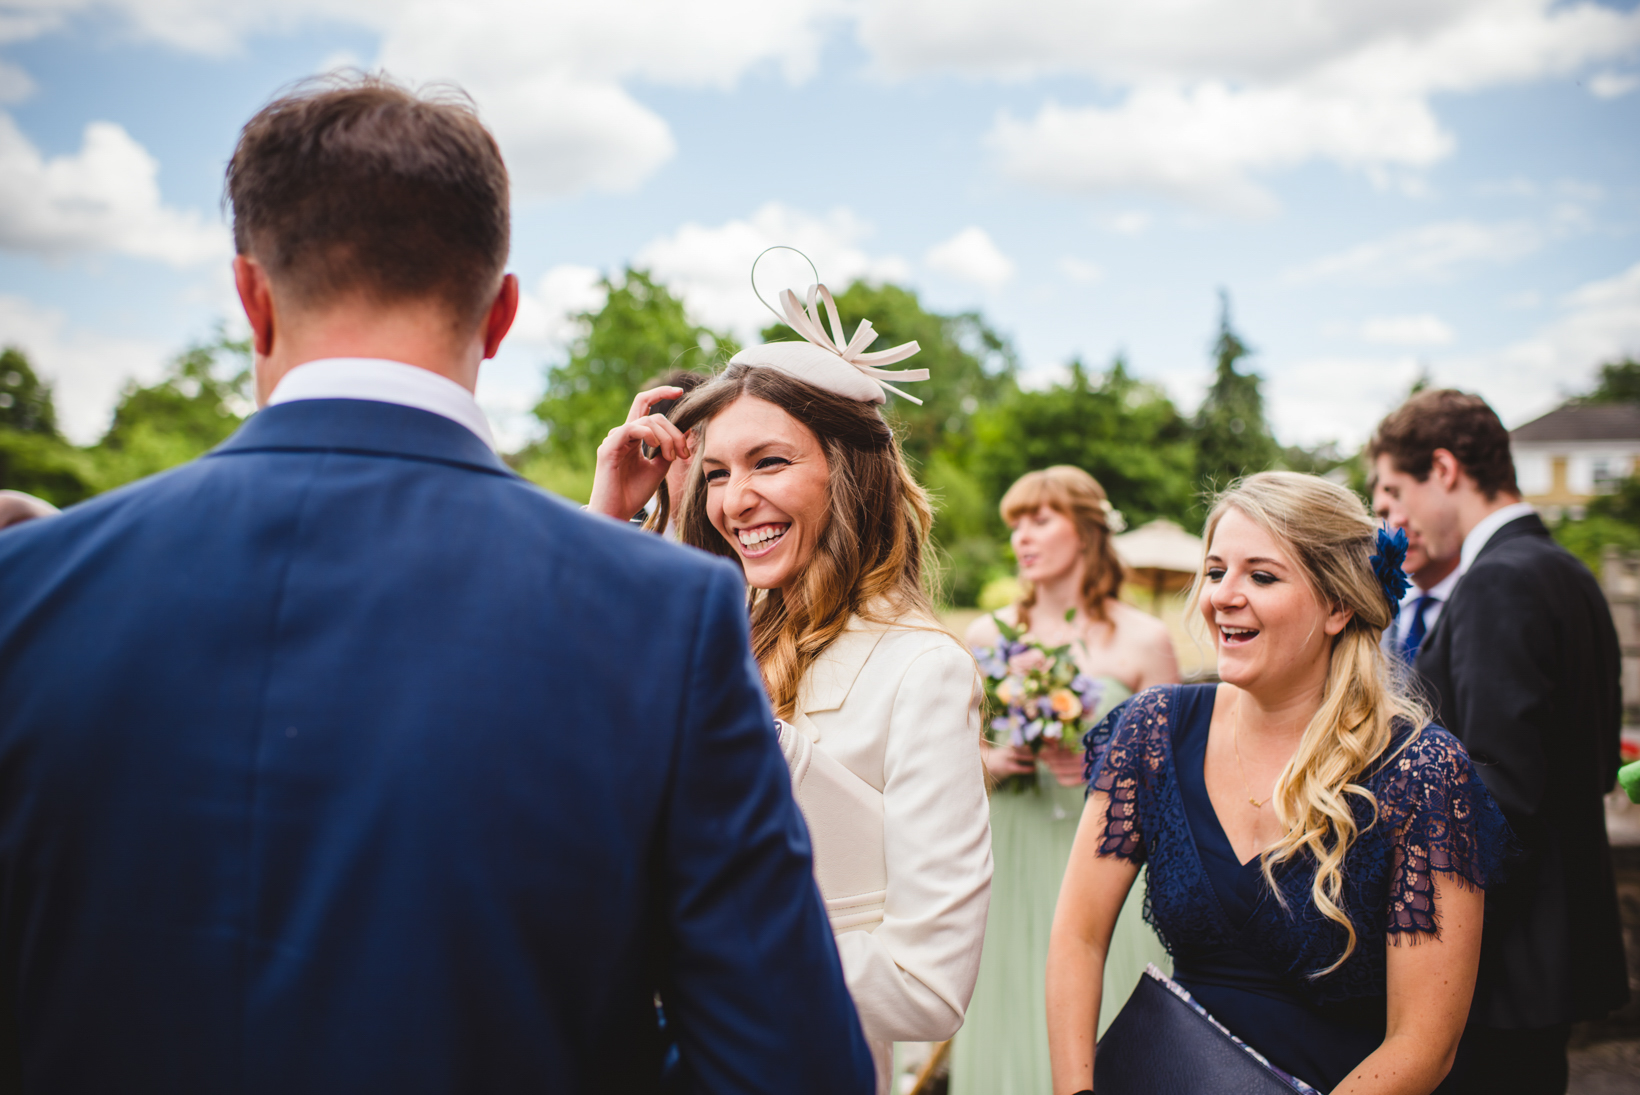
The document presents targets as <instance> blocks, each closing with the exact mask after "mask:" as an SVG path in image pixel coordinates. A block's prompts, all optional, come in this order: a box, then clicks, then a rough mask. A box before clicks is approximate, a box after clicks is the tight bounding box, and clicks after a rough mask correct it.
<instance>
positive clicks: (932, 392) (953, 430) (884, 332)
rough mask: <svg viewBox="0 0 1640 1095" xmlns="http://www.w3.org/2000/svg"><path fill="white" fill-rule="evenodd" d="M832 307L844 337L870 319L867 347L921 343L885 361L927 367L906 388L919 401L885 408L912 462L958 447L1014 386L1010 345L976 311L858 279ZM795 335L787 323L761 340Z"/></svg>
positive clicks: (919, 464)
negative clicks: (947, 310) (934, 305)
mask: <svg viewBox="0 0 1640 1095" xmlns="http://www.w3.org/2000/svg"><path fill="white" fill-rule="evenodd" d="M837 313H838V316H839V318H841V319H842V321H843V337H844V338H845V339H848V338H851V337H853V335H854V330H855V328H856V327H858V326H859V323H860V321H861V320H862V319H869V320H870V321H871V326H872V328H873V329H874V330H875V331H876V332H877V340H876V341H875V342H873V343H872V344H871V345H870V346H869V347H868V349H870V350H886V349H888V348H890V347H892V346H899V345H901V344H902V343H906V342H911V341H915V342H916V343H917V344H918V346H919V347H921V348H920V349H919V350H918V351H917V353H916V355H915V356H913V357H911V358H909V359H908V360H906V361H904V362H902V363H901V364H898V365H893V366H890V368H893V369H927V370H928V373H929V377H928V379H927V380H925V381H918V382H915V383H911V384H907V385H906V386H905V387H904V389H903V390H904V391H907V392H909V393H910V394H912V395H914V396H916V397H917V398H918V399H920V400H922V406H920V407H919V406H918V405H917V404H915V403H912V402H911V401H910V400H906V399H900V398H898V397H897V396H893V395H890V396H889V397H888V405H887V406H886V407H884V408H883V412H884V414H885V415H887V416H888V419H889V421H890V422H891V423H893V425H894V426H895V432H896V433H897V434H898V435H899V438H900V447H901V449H902V450H903V451H904V452H905V454H906V456H907V457H908V458H910V460H911V463H912V465H913V466H914V467H916V468H919V469H921V468H924V467H925V466H926V465H927V464H928V462H929V460H930V459H931V458H932V457H933V455H934V454H935V452H937V451H942V450H943V451H946V452H952V451H954V450H959V449H960V448H961V447H962V446H963V445H964V444H965V443H966V442H967V441H968V440H969V439H970V438H971V437H972V429H973V421H974V416H975V415H976V414H977V413H978V412H979V410H980V408H982V407H986V406H990V405H993V404H995V403H997V402H998V401H999V400H1001V399H1003V398H1006V397H1007V396H1008V395H1009V394H1010V393H1012V392H1013V391H1014V390H1015V389H1016V387H1017V384H1016V382H1015V381H1016V375H1017V373H1018V362H1017V360H1016V359H1015V357H1014V351H1013V348H1012V347H1011V346H1009V345H1008V342H1007V340H1006V339H1004V338H1003V337H1002V336H1001V335H999V334H998V333H997V332H996V331H994V330H992V329H991V328H990V327H989V326H988V325H987V324H986V323H985V320H984V319H983V318H982V317H981V316H980V314H979V313H978V312H959V313H956V314H954V315H942V314H941V313H938V312H930V311H928V310H927V309H926V308H924V307H923V305H922V301H921V300H919V299H918V297H917V294H916V293H915V292H913V291H912V290H910V289H905V288H902V287H901V286H898V285H886V284H885V285H871V284H868V283H867V282H864V281H856V282H855V283H854V284H853V285H850V286H849V287H848V289H846V290H845V291H844V292H843V293H842V295H841V296H839V297H838V298H837ZM822 318H824V310H823V309H822ZM827 330H830V321H829V319H828V320H827ZM796 337H797V336H796V335H795V334H794V333H793V332H792V330H791V328H789V327H787V326H786V325H785V324H784V323H776V324H771V325H770V326H768V327H765V328H764V329H763V339H764V341H766V342H774V341H780V340H789V339H792V338H796Z"/></svg>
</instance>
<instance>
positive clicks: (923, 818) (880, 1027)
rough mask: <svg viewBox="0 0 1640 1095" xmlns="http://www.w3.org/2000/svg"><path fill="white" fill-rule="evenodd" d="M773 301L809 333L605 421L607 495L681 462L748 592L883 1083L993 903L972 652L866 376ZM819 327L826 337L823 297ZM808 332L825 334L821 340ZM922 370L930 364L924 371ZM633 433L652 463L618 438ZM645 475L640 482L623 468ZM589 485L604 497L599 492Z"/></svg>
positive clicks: (640, 494)
mask: <svg viewBox="0 0 1640 1095" xmlns="http://www.w3.org/2000/svg"><path fill="white" fill-rule="evenodd" d="M816 294H818V295H819V296H820V297H822V298H823V299H824V301H825V302H826V303H827V305H828V307H829V306H830V300H831V297H830V294H829V293H828V292H826V291H825V289H824V287H821V286H816V287H815V288H814V289H813V290H811V292H810V299H809V304H810V309H809V311H808V312H807V313H805V312H804V311H803V310H802V309H801V308H800V307H798V305H797V303H796V298H795V297H793V296H792V295H791V294H790V293H786V294H783V299H784V300H785V302H786V305H787V315H788V319H789V320H790V321H791V323H792V326H793V327H794V329H796V330H798V331H799V333H801V334H803V335H804V341H802V342H777V343H771V344H766V345H763V346H756V347H752V348H750V349H748V350H745V351H742V352H741V353H740V354H738V355H736V356H735V358H733V359H732V360H731V361H730V363H729V366H728V368H727V369H726V370H725V371H724V372H723V373H722V374H720V375H719V376H717V377H715V378H714V379H712V380H711V381H709V382H707V383H706V384H703V385H701V386H700V387H699V388H696V389H695V390H694V391H692V392H690V393H689V394H688V396H687V397H686V398H685V399H684V400H683V401H682V402H681V403H680V404H679V405H678V406H677V407H676V408H675V409H674V410H673V411H672V413H671V416H670V418H671V420H670V421H668V420H667V419H666V418H664V417H662V416H659V415H648V416H641V417H638V418H637V419H635V420H634V421H633V422H629V423H627V424H626V425H624V426H622V427H618V428H617V429H616V430H615V431H614V432H612V433H611V434H610V437H609V439H608V440H606V441H605V443H604V448H603V449H601V450H600V454H599V459H600V469H599V470H600V474H606V475H610V476H615V475H618V474H620V469H621V468H623V467H624V468H625V469H627V470H626V473H625V475H626V476H627V477H628V480H629V481H627V482H626V483H624V485H622V486H621V487H620V488H615V487H613V486H612V487H611V488H610V489H607V490H605V491H604V492H603V494H602V495H599V496H601V497H610V498H616V499H620V501H619V503H618V507H617V508H616V509H614V510H613V511H612V512H611V515H612V516H616V517H621V516H624V515H625V514H626V513H629V512H631V509H630V506H631V500H632V499H635V498H637V499H641V498H647V497H648V492H650V491H653V490H656V489H659V491H660V496H661V505H660V506H659V507H658V512H657V513H655V514H654V515H652V516H651V518H650V522H649V525H650V527H652V528H665V527H666V526H667V523H668V521H669V520H670V515H671V509H672V498H671V492H670V491H669V490H668V489H667V488H666V487H665V486H664V485H663V480H664V478H665V473H666V465H667V463H668V462H669V461H670V460H672V459H674V458H692V460H693V464H692V466H691V469H690V471H689V476H688V479H687V482H686V484H685V488H684V496H683V498H682V500H681V501H682V505H681V506H680V507H679V509H680V513H679V516H678V520H677V524H676V526H675V527H676V530H677V534H678V537H679V539H681V540H682V542H683V543H685V544H689V545H691V546H694V547H697V548H701V549H703V550H706V551H709V552H712V553H714V554H717V555H720V556H722V557H723V558H725V559H728V560H730V561H732V562H733V563H734V564H735V565H736V566H737V567H738V568H739V569H740V570H741V572H742V573H743V574H744V575H745V578H746V583H747V586H748V587H749V596H748V605H749V609H750V612H751V635H752V652H753V654H754V655H755V657H756V659H757V663H758V667H759V668H760V669H761V671H762V674H763V681H764V684H765V686H766V687H767V689H768V693H769V699H770V702H771V704H772V706H773V708H774V714H775V715H776V716H778V717H779V718H780V719H781V720H783V722H782V725H781V727H780V729H779V733H780V736H781V747H782V749H783V750H784V752H785V754H786V759H787V763H788V765H789V766H790V768H791V771H792V779H793V783H794V785H795V790H796V794H797V799H798V803H799V805H801V806H802V808H803V813H804V816H805V818H806V819H807V821H808V825H809V834H810V837H811V839H812V841H813V845H814V863H815V874H816V876H817V879H818V881H819V885H820V892H821V896H822V897H823V898H824V900H825V903H826V907H827V911H828V912H829V914H830V916H831V923H832V929H833V931H834V933H835V934H836V939H837V950H838V954H839V956H840V957H841V959H842V967H843V975H844V978H845V980H846V981H847V982H848V986H849V989H850V991H851V992H852V994H853V997H854V1003H855V1007H856V1008H857V1010H858V1011H859V1014H860V1023H861V1026H862V1027H863V1028H864V1030H865V1034H866V1038H867V1040H868V1041H869V1042H870V1043H871V1047H872V1053H873V1056H874V1057H875V1059H876V1063H877V1090H878V1092H879V1095H888V1092H889V1083H890V1072H891V1070H892V1060H893V1043H895V1042H897V1041H915V1042H937V1041H943V1040H944V1039H947V1038H949V1037H951V1035H952V1034H953V1033H955V1032H956V1030H957V1028H958V1027H959V1026H961V1025H962V1021H963V1015H964V1013H965V1011H966V1010H967V1007H968V999H969V996H970V995H971V994H972V992H973V988H974V978H975V976H976V974H977V971H978V968H979V961H980V946H981V943H982V941H983V939H984V934H985V914H986V907H987V904H988V901H989V895H990V881H991V841H990V826H989V818H988V813H987V809H986V800H985V781H984V774H983V769H982V765H981V763H980V756H979V743H980V730H979V717H978V711H977V708H976V706H975V699H976V697H977V696H978V694H979V677H978V670H977V668H976V666H975V664H974V660H973V658H972V657H971V656H970V655H969V654H968V652H967V651H966V650H965V649H963V647H962V644H961V643H959V642H958V641H957V640H956V639H955V638H954V637H953V636H952V635H950V634H949V633H948V632H946V631H945V630H944V629H943V628H942V627H941V626H940V624H939V623H938V621H937V620H936V618H935V616H934V612H933V609H932V607H931V606H930V604H929V601H928V598H927V596H926V594H925V592H924V589H923V584H922V581H923V559H924V552H925V550H926V547H925V545H926V541H927V537H928V532H929V528H930V526H931V524H932V520H933V515H932V511H931V510H930V508H929V504H928V499H927V496H926V495H925V494H924V492H923V490H922V488H921V487H920V486H918V485H917V483H916V481H915V480H914V479H913V478H912V477H911V474H910V471H909V469H908V468H907V467H906V464H905V461H904V459H903V458H902V457H901V455H900V451H899V446H898V444H897V442H896V441H895V439H894V434H893V431H892V430H891V429H890V428H889V426H888V423H887V422H886V421H885V420H884V419H883V416H882V414H881V413H880V412H879V411H878V409H877V408H878V405H879V404H881V403H882V402H883V401H884V399H885V396H884V386H883V385H882V384H881V382H880V381H881V380H882V378H884V377H892V378H893V379H894V380H896V382H898V381H903V380H914V379H918V376H917V375H915V374H910V375H906V374H888V373H884V372H883V371H882V370H881V369H880V368H878V367H877V364H876V363H883V362H884V360H885V356H886V357H887V358H888V359H889V360H895V359H897V358H896V357H895V355H899V356H902V357H903V356H905V355H906V353H908V352H914V351H915V349H916V346H915V344H911V345H910V347H909V350H908V349H907V348H906V347H899V348H896V349H895V350H891V351H885V352H883V353H882V354H877V355H873V354H866V353H862V352H860V348H861V347H862V346H863V345H867V344H869V343H870V341H871V339H870V337H865V338H864V339H863V341H862V333H861V332H857V333H856V335H855V337H854V339H853V340H852V341H850V342H847V343H845V342H843V341H842V340H841V339H840V338H839V339H835V340H834V339H832V338H830V337H827V336H826V335H825V334H824V332H823V331H820V329H819V319H818V315H817V314H816V309H815V305H814V300H815V295H816ZM829 310H830V311H831V316H832V321H833V322H832V327H833V331H834V332H837V331H839V330H840V325H839V324H838V323H837V321H836V313H835V309H834V307H829ZM817 332H818V334H817ZM922 375H923V376H926V373H924V374H922ZM640 443H647V444H649V445H652V446H654V447H655V448H656V449H658V450H659V453H658V455H657V456H655V457H653V458H645V457H643V456H642V455H641V453H640V454H638V455H636V456H634V455H633V454H632V452H630V451H623V450H622V449H621V446H635V445H638V444H640ZM645 468H646V469H647V478H643V479H639V478H636V477H633V476H632V470H633V469H645ZM595 493H596V492H595Z"/></svg>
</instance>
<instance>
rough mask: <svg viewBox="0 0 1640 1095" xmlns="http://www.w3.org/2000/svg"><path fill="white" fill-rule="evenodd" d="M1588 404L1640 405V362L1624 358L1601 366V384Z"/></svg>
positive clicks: (1590, 397)
mask: <svg viewBox="0 0 1640 1095" xmlns="http://www.w3.org/2000/svg"><path fill="white" fill-rule="evenodd" d="M1583 401H1584V402H1586V403H1640V361H1635V360H1634V359H1633V358H1628V357H1626V358H1624V359H1623V360H1621V361H1608V362H1607V363H1606V364H1604V365H1602V366H1600V382H1599V383H1598V384H1596V385H1595V389H1594V391H1592V392H1590V393H1589V394H1588V395H1586V396H1584V397H1583Z"/></svg>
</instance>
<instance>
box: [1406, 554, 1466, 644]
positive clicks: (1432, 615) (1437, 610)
mask: <svg viewBox="0 0 1640 1095" xmlns="http://www.w3.org/2000/svg"><path fill="white" fill-rule="evenodd" d="M1462 574H1463V571H1462V570H1460V569H1459V568H1457V567H1453V568H1452V573H1451V574H1448V575H1447V576H1446V577H1445V578H1442V579H1441V580H1440V581H1438V582H1436V583H1435V584H1434V585H1432V586H1430V587H1429V588H1428V589H1419V588H1418V587H1417V586H1416V585H1413V586H1409V587H1407V592H1406V596H1404V597H1402V598H1401V607H1400V609H1399V610H1398V611H1397V613H1396V616H1395V622H1393V623H1392V624H1390V625H1389V638H1390V643H1391V649H1393V650H1400V649H1401V647H1402V645H1403V644H1405V642H1406V638H1407V629H1408V628H1410V627H1411V626H1412V616H1413V606H1414V605H1416V604H1417V603H1418V598H1419V597H1422V596H1424V595H1425V594H1428V596H1429V598H1430V600H1429V604H1428V605H1427V606H1426V607H1425V608H1424V634H1425V635H1428V634H1429V633H1430V632H1431V631H1434V630H1435V621H1436V620H1438V619H1440V618H1441V607H1442V606H1443V605H1445V604H1446V602H1447V598H1449V597H1451V596H1452V590H1453V589H1454V588H1455V587H1456V586H1457V584H1458V579H1459V578H1460V577H1461V576H1462Z"/></svg>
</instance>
